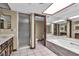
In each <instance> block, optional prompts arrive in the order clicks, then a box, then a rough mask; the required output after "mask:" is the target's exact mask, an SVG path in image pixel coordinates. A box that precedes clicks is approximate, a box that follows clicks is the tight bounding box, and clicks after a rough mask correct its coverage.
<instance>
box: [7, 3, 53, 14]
mask: <svg viewBox="0 0 79 59" xmlns="http://www.w3.org/2000/svg"><path fill="white" fill-rule="evenodd" d="M51 4H52V3H8V5H9V6H10V8H11V10H14V11H18V12H21V13H27V14H30V13H39V14H42V12H43V11H44V10H46V9H47V8H48V7H49V6H50V5H51Z"/></svg>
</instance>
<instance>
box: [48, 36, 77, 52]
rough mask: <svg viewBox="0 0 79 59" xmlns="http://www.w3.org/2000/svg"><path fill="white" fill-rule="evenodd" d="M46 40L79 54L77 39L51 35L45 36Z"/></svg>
mask: <svg viewBox="0 0 79 59" xmlns="http://www.w3.org/2000/svg"><path fill="white" fill-rule="evenodd" d="M47 41H49V42H51V43H54V44H56V45H58V46H61V47H63V48H65V49H68V50H70V51H72V52H74V53H77V54H79V40H74V39H70V38H69V39H68V38H65V39H64V38H62V39H61V38H56V37H55V38H53V37H51V38H50V37H49V38H47ZM71 43H74V44H71Z"/></svg>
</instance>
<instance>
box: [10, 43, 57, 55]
mask: <svg viewBox="0 0 79 59" xmlns="http://www.w3.org/2000/svg"><path fill="white" fill-rule="evenodd" d="M11 56H56V54H55V53H53V52H52V51H50V50H49V49H48V48H46V47H45V46H43V45H41V44H40V43H38V44H37V46H36V49H29V48H26V47H25V48H21V49H19V50H18V51H15V52H13V53H12V54H11Z"/></svg>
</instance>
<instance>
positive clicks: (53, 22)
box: [53, 19, 65, 23]
mask: <svg viewBox="0 0 79 59" xmlns="http://www.w3.org/2000/svg"><path fill="white" fill-rule="evenodd" d="M63 21H65V20H62V19H61V20H58V21H54V22H53V23H58V22H63Z"/></svg>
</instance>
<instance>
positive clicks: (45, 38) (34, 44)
mask: <svg viewBox="0 0 79 59" xmlns="http://www.w3.org/2000/svg"><path fill="white" fill-rule="evenodd" d="M35 16H40V17H44V46H46V15H41V14H36V13H34V45H35V46H34V48H35V47H36V36H35V35H36V23H35V22H36V21H35Z"/></svg>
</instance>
